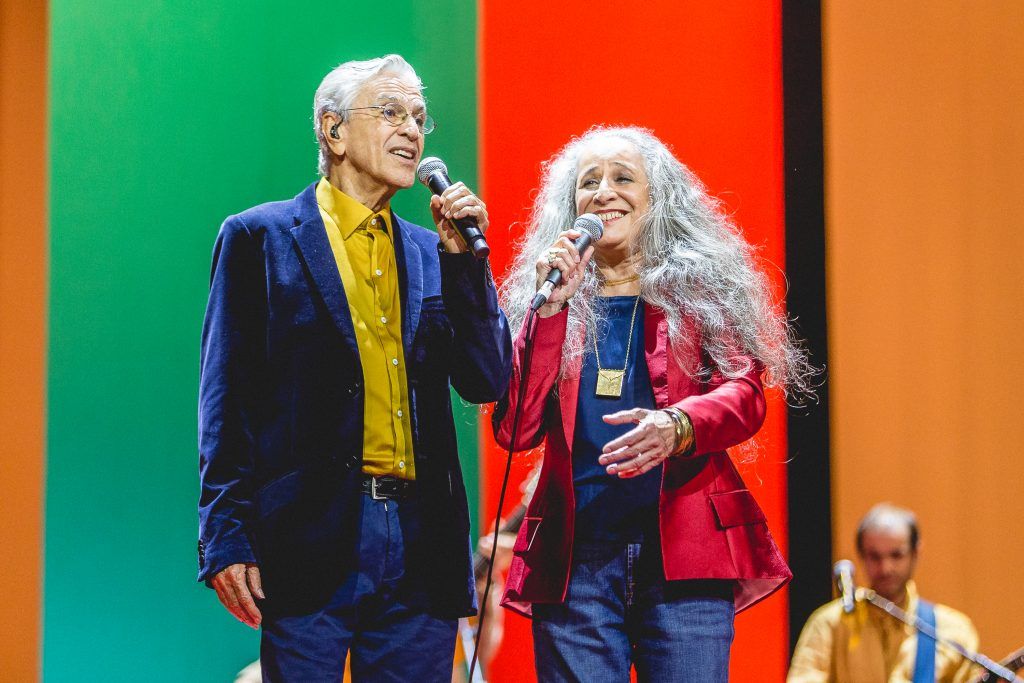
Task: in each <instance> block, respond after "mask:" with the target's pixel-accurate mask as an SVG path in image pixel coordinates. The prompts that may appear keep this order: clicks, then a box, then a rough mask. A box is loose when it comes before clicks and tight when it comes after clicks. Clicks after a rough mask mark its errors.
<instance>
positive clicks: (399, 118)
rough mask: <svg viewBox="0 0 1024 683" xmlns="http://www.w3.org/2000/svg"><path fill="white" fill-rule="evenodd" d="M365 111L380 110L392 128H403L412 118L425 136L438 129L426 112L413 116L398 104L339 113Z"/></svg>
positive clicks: (358, 108) (377, 105) (392, 103)
mask: <svg viewBox="0 0 1024 683" xmlns="http://www.w3.org/2000/svg"><path fill="white" fill-rule="evenodd" d="M363 109H379V110H380V112H381V114H383V115H384V120H385V121H387V122H388V123H390V124H391V125H392V126H401V125H402V124H403V123H405V121H406V119H408V118H409V117H410V116H412V117H413V120H414V121H415V122H416V127H417V128H419V129H420V133H422V134H423V135H429V134H430V133H432V132H434V128H435V127H436V126H435V124H434V119H432V118H430V115H429V114H427V113H426V112H420V113H419V114H416V115H412V114H410V113H409V110H408V109H406V108H405V107H403V106H402V105H400V104H398V103H397V102H388V103H387V104H375V105H373V106H372V107H353V108H351V109H341V110H340V111H339V113H341V112H343V111H360V110H363ZM338 125H339V124H337V123H336V124H334V126H332V130H333V129H336V128H337V127H338Z"/></svg>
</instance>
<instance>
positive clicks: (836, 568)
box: [832, 560, 854, 576]
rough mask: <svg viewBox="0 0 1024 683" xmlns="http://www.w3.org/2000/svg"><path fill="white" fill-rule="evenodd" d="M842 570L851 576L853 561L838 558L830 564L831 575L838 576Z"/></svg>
mask: <svg viewBox="0 0 1024 683" xmlns="http://www.w3.org/2000/svg"><path fill="white" fill-rule="evenodd" d="M844 572H848V573H849V574H850V576H853V573H854V569H853V562H850V561H849V560H839V561H838V562H836V563H835V564H834V565H832V575H833V576H839V575H840V574H842V573H844Z"/></svg>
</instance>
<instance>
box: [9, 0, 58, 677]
mask: <svg viewBox="0 0 1024 683" xmlns="http://www.w3.org/2000/svg"><path fill="white" fill-rule="evenodd" d="M47 44H48V41H47V4H46V3H45V2H43V3H31V2H4V3H0V64H2V65H3V68H2V69H0V444H2V445H0V497H2V499H3V505H2V514H0V548H2V549H3V552H2V559H0V576H2V577H3V582H4V586H5V590H4V598H3V600H0V670H2V673H0V678H3V679H4V680H11V681H31V680H35V679H36V678H37V677H38V674H39V630H40V622H39V614H40V610H41V599H40V592H41V586H42V578H41V567H42V495H43V413H44V403H43V401H44V398H43V387H44V385H45V377H44V352H43V349H44V346H45V327H46V326H45V310H46V243H47V231H46V63H47V58H46V48H47Z"/></svg>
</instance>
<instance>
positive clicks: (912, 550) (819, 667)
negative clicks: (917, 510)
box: [786, 503, 978, 683]
mask: <svg viewBox="0 0 1024 683" xmlns="http://www.w3.org/2000/svg"><path fill="white" fill-rule="evenodd" d="M919 544H920V540H919V535H918V529H917V519H916V518H915V516H914V513H912V512H910V511H909V510H904V509H902V508H898V507H896V506H894V505H889V504H888V503H881V504H879V505H876V506H874V507H873V508H871V510H869V511H868V513H867V515H865V516H864V519H862V520H861V522H860V525H859V526H858V528H857V552H858V554H859V556H860V560H861V565H862V566H863V567H864V571H865V573H866V574H867V578H868V583H869V585H870V587H871V589H872V590H874V591H875V592H876V593H878V594H879V595H881V596H882V597H884V598H888V599H889V600H891V601H892V602H894V603H896V604H897V605H899V606H900V607H901V608H902V609H903V610H904V611H906V612H907V613H909V614H911V615H917V616H918V617H920V618H922V619H924V620H925V621H930V622H931V623H932V625H933V626H935V627H936V628H937V629H938V633H939V635H940V636H942V637H943V638H947V639H949V640H952V641H954V642H957V643H959V644H960V645H962V646H964V647H965V648H967V649H968V650H972V651H977V649H978V633H977V631H975V629H974V625H973V624H972V623H971V620H970V619H968V618H967V617H966V616H965V615H963V614H961V613H960V612H958V611H956V610H955V609H952V608H951V607H946V606H944V605H934V604H932V603H930V602H928V601H926V600H924V599H922V598H920V597H918V595H917V590H916V589H915V587H914V582H913V581H912V580H911V579H912V577H913V575H914V567H915V566H916V565H917V553H918V548H919ZM919 660H920V661H919ZM972 666H973V665H972V664H971V663H970V662H969V661H967V660H965V659H963V658H962V657H961V656H960V655H959V654H958V653H956V652H954V651H953V650H951V649H949V648H947V647H943V646H941V645H939V646H935V643H934V641H932V640H931V639H929V638H925V637H919V636H918V635H917V634H916V633H915V632H914V631H913V630H912V629H910V628H909V627H905V626H904V625H903V624H902V623H901V622H899V621H897V620H896V619H894V618H893V617H891V616H889V615H888V614H886V613H884V612H882V611H881V610H879V609H877V608H875V607H873V606H871V605H869V604H868V603H866V602H860V601H858V602H857V604H856V606H855V609H854V611H853V612H852V613H850V614H844V613H843V610H842V604H841V601H840V600H834V601H832V602H830V603H828V604H827V605H825V606H823V607H820V608H818V610H816V611H815V612H814V614H812V615H811V617H810V619H808V620H807V623H806V624H805V625H804V628H803V631H802V632H801V633H800V639H799V641H798V642H797V644H796V651H795V652H794V653H793V662H792V664H791V666H790V669H789V677H788V678H787V679H786V680H787V681H788V682H789V683H810V682H812V681H833V682H834V683H884V682H886V681H887V682H888V683H904V682H909V681H913V682H914V683H922V682H923V681H928V682H929V683H930V682H931V681H942V682H943V683H947V682H948V683H953V682H960V681H967V680H970V678H971V675H972V673H973V671H972Z"/></svg>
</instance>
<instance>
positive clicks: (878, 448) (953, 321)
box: [823, 0, 1024, 658]
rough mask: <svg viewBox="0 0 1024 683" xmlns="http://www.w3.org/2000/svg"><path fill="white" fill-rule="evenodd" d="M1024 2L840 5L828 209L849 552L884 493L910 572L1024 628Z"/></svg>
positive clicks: (923, 585) (836, 455)
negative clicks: (915, 538)
mask: <svg viewBox="0 0 1024 683" xmlns="http://www.w3.org/2000/svg"><path fill="white" fill-rule="evenodd" d="M1021 26H1024V3H1020V2H1017V1H1015V0H998V1H997V0H993V1H992V2H982V3H976V2H969V1H968V0H958V1H951V2H941V3H935V2H924V1H915V2H902V3H888V2H868V3H865V2H861V1H859V0H858V1H857V2H852V1H849V0H847V1H836V2H831V3H828V5H827V7H826V12H825V14H824V19H823V38H824V45H825V49H824V60H823V61H824V64H825V66H826V69H825V77H824V85H825V98H824V100H825V131H826V135H825V143H826V150H827V154H826V161H827V164H826V173H825V180H826V189H825V196H826V199H827V203H826V212H827V213H826V218H827V220H826V225H827V235H826V237H827V242H828V252H827V268H828V270H827V272H828V289H829V291H828V294H829V302H828V320H829V356H830V358H831V370H830V375H831V396H830V399H831V420H832V424H831V427H832V454H833V470H832V472H833V480H832V490H833V498H832V500H833V511H834V515H833V523H834V537H835V550H836V554H837V556H845V557H851V558H853V557H854V555H855V551H854V541H853V535H854V531H855V529H856V525H857V521H858V519H859V518H860V517H861V515H863V514H864V512H865V511H866V510H867V508H868V507H869V506H870V505H871V504H872V503H875V502H877V501H879V500H891V501H893V502H896V503H899V504H902V505H905V506H908V507H910V508H912V509H914V510H915V511H916V512H917V513H918V516H919V521H920V524H921V538H922V543H923V546H922V550H921V560H920V564H919V565H918V579H919V581H918V586H919V588H920V589H921V592H922V593H923V594H924V595H925V596H927V597H928V598H930V599H932V600H935V601H938V602H943V603H946V604H948V605H951V606H953V607H956V608H958V609H960V610H963V611H964V612H966V613H967V614H968V615H970V616H971V617H972V618H973V619H974V622H975V625H976V626H977V627H978V631H979V634H980V636H981V647H982V649H983V650H984V651H985V652H986V654H988V655H990V656H992V657H994V658H999V657H1002V656H1003V655H1005V654H1007V653H1008V652H1009V651H1010V650H1011V649H1014V648H1017V647H1020V646H1022V645H1024V630H1022V629H1021V626H1020V615H1021V613H1022V612H1024V593H1022V592H1021V590H1020V578H1021V575H1022V570H1021V567H1022V566H1024V546H1022V545H1021V544H1020V542H1019V538H1020V528H1021V514H1020V509H1021V508H1020V503H1019V500H1020V493H1021V490H1022V489H1024V486H1022V485H1024V475H1022V474H1021V464H1020V461H1021V458H1020V447H1019V444H1020V433H1021V401H1020V396H1019V394H1020V387H1021V386H1022V385H1024V362H1022V355H1021V338H1022V337H1024V267H1022V257H1021V255H1022V254H1024V229H1022V228H1024V199H1022V198H1024V175H1022V173H1021V162H1022V160H1024V118H1022V116H1021V111H1022V109H1024V78H1022V77H1021V73H1022V71H1021V65H1022V64H1024V41H1021V37H1020V28H1021Z"/></svg>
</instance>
